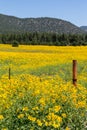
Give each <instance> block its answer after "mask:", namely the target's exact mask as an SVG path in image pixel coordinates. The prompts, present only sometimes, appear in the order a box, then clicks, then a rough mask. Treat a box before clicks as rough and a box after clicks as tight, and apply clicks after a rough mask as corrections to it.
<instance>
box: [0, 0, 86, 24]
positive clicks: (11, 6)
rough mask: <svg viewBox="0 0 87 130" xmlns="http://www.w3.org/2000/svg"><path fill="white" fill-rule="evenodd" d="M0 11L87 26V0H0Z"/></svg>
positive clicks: (7, 13) (22, 16)
mask: <svg viewBox="0 0 87 130" xmlns="http://www.w3.org/2000/svg"><path fill="white" fill-rule="evenodd" d="M0 13H1V14H6V15H13V16H17V17H21V18H26V17H35V18H36V17H53V18H59V19H63V20H67V21H70V22H72V23H73V24H75V25H77V26H82V25H86V26H87V14H86V13H87V0H0Z"/></svg>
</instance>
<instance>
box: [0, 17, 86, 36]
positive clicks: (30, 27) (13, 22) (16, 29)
mask: <svg viewBox="0 0 87 130" xmlns="http://www.w3.org/2000/svg"><path fill="white" fill-rule="evenodd" d="M8 32H10V33H20V32H52V33H59V34H61V33H66V34H67V33H71V34H75V33H84V32H85V31H83V30H82V29H80V28H79V27H77V26H75V25H74V24H72V23H70V22H68V21H64V20H61V19H56V18H48V17H41V18H17V17H14V16H8V15H3V14H0V33H8Z"/></svg>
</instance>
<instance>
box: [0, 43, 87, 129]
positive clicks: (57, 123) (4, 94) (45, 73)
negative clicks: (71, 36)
mask: <svg viewBox="0 0 87 130" xmlns="http://www.w3.org/2000/svg"><path fill="white" fill-rule="evenodd" d="M74 59H76V60H77V61H78V85H77V87H75V86H73V85H72V60H74ZM9 67H10V68H11V79H10V80H9V79H8V69H9ZM0 101H1V102H0V130H86V129H87V46H85V47H83V46H79V47H69V46H67V47H55V46H23V45H22V46H19V47H11V45H2V44H1V45H0Z"/></svg>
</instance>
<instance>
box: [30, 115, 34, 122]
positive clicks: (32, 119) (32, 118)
mask: <svg viewBox="0 0 87 130" xmlns="http://www.w3.org/2000/svg"><path fill="white" fill-rule="evenodd" d="M28 120H30V121H32V122H35V121H36V118H35V117H32V116H30V115H29V116H28Z"/></svg>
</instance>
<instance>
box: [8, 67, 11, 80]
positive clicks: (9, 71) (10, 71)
mask: <svg viewBox="0 0 87 130" xmlns="http://www.w3.org/2000/svg"><path fill="white" fill-rule="evenodd" d="M8 78H9V79H11V68H9V76H8Z"/></svg>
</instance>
